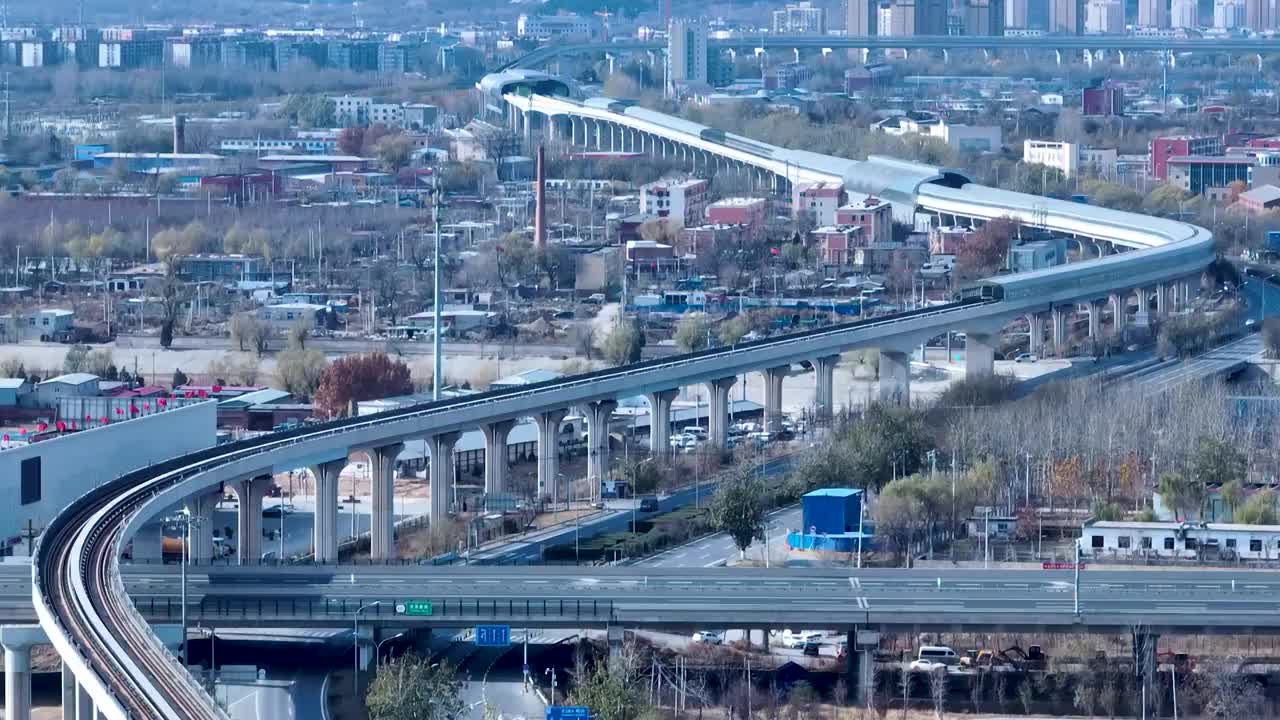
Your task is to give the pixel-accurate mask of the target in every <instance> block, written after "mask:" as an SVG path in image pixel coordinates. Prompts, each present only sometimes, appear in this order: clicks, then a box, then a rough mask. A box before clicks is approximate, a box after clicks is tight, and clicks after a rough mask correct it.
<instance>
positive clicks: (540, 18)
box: [516, 14, 601, 40]
mask: <svg viewBox="0 0 1280 720" xmlns="http://www.w3.org/2000/svg"><path fill="white" fill-rule="evenodd" d="M600 27H601V26H600V23H599V22H598V21H597V20H596V18H595V17H582V16H581V15H569V14H565V15H521V16H520V18H519V19H518V20H517V21H516V34H517V35H519V36H520V37H531V38H537V39H539V40H594V39H596V37H597V36H598V35H600Z"/></svg>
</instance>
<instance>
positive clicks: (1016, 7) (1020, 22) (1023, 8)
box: [1004, 0, 1031, 32]
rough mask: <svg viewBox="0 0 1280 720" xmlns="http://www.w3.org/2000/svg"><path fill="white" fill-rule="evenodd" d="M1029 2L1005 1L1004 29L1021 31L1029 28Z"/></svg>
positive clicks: (1019, 0) (1028, 0)
mask: <svg viewBox="0 0 1280 720" xmlns="http://www.w3.org/2000/svg"><path fill="white" fill-rule="evenodd" d="M1030 10H1031V0H1005V4H1004V27H1005V30H1006V32H1007V31H1008V30H1022V29H1026V28H1029V27H1031V25H1030V24H1029V21H1030Z"/></svg>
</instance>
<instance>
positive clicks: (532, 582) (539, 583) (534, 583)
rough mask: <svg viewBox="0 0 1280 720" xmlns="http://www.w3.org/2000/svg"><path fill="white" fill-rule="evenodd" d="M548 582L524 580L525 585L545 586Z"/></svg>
mask: <svg viewBox="0 0 1280 720" xmlns="http://www.w3.org/2000/svg"><path fill="white" fill-rule="evenodd" d="M549 582H551V581H550V580H525V581H524V584H525V585H546V584H547V583H549Z"/></svg>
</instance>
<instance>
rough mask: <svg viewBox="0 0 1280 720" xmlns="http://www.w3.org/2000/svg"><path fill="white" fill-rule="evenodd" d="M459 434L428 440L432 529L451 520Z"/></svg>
mask: <svg viewBox="0 0 1280 720" xmlns="http://www.w3.org/2000/svg"><path fill="white" fill-rule="evenodd" d="M459 437H461V435H460V434H459V433H456V432H448V433H437V434H435V435H432V436H431V437H429V438H427V452H429V453H431V467H430V469H429V470H428V471H427V472H428V473H430V475H429V480H428V482H429V483H430V485H431V527H433V528H436V527H440V525H441V524H442V523H444V522H445V521H447V520H448V519H449V507H450V505H452V503H453V446H454V445H455V444H457V442H458V438H459Z"/></svg>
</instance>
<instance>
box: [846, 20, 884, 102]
mask: <svg viewBox="0 0 1280 720" xmlns="http://www.w3.org/2000/svg"><path fill="white" fill-rule="evenodd" d="M851 1H852V0H851ZM893 77H894V72H893V66H892V65H890V64H889V63H875V64H872V65H863V66H862V67H855V68H850V69H848V70H845V71H844V91H845V92H846V93H848V94H849V95H853V94H854V93H856V92H860V91H863V90H872V89H877V88H879V89H883V88H889V87H892V86H893Z"/></svg>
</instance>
